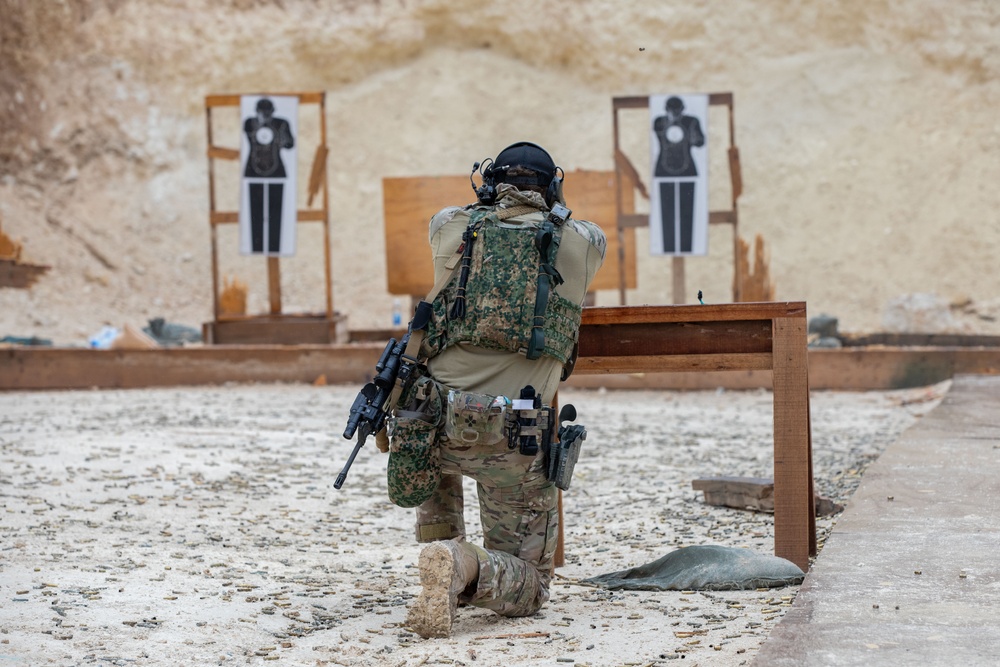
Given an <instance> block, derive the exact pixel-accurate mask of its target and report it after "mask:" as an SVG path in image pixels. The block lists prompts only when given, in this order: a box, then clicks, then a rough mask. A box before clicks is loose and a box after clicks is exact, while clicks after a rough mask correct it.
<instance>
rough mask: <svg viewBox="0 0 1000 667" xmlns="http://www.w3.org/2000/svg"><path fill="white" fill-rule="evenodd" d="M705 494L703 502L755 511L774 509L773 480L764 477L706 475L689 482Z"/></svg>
mask: <svg viewBox="0 0 1000 667" xmlns="http://www.w3.org/2000/svg"><path fill="white" fill-rule="evenodd" d="M691 488H692V489H694V490H695V491H701V492H703V493H704V494H705V502H706V503H708V504H709V505H716V506H719V507H733V508H736V509H748V510H754V511H757V512H773V511H774V480H773V479H768V478H764V477H708V478H702V479H696V480H693V481H692V482H691Z"/></svg>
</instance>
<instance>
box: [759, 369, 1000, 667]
mask: <svg viewBox="0 0 1000 667" xmlns="http://www.w3.org/2000/svg"><path fill="white" fill-rule="evenodd" d="M998 442H1000V377H981V376H979V377H975V376H958V377H956V378H955V379H954V382H953V383H952V386H951V389H950V390H949V392H948V394H947V395H946V396H945V398H944V400H943V401H942V402H941V404H940V405H939V406H938V407H937V408H936V409H934V410H933V411H932V412H931V413H930V414H928V415H926V416H925V417H923V418H922V419H921V421H919V422H918V423H917V425H916V426H914V427H913V428H911V429H910V430H908V431H906V432H905V433H904V434H903V436H902V437H901V438H900V439H899V440H898V441H897V442H895V443H893V444H892V445H890V446H889V448H888V449H887V450H886V451H885V453H884V454H883V455H882V456H881V457H880V458H879V460H878V461H876V462H875V463H874V464H872V466H871V467H870V468H868V470H867V472H866V473H865V476H864V478H863V479H862V482H861V486H860V487H859V488H858V490H857V492H856V493H855V494H854V497H852V498H851V501H850V503H849V504H848V506H847V509H846V510H845V512H844V514H843V515H842V516H841V518H840V520H839V521H838V522H837V524H836V526H835V527H834V529H833V532H832V534H831V535H830V536H829V538H828V539H827V540H826V544H825V546H824V547H823V550H822V551H821V552H820V554H819V556H818V558H817V559H816V561H815V562H814V564H813V566H812V568H811V569H810V570H809V572H808V573H807V575H806V578H805V581H804V582H803V583H802V587H801V589H800V591H799V594H798V595H797V596H796V599H795V602H794V603H793V605H792V608H791V609H790V610H789V612H788V613H787V614H786V615H785V616H784V618H783V619H782V620H781V622H780V623H779V624H778V626H777V627H776V628H775V629H774V630H773V631H772V632H771V635H770V637H769V638H768V640H767V641H766V642H765V643H764V645H763V646H762V647H761V650H760V652H759V653H758V655H757V658H756V660H755V662H754V665H760V666H761V667H764V666H765V665H766V666H767V667H783V666H786V665H787V666H789V667H791V666H792V665H794V666H795V667H801V666H803V665H804V666H807V667H808V666H813V665H822V666H825V665H831V666H832V665H864V666H866V667H867V666H868V665H879V666H887V667H896V666H899V667H903V666H909V665H967V666H971V665H994V664H996V660H997V656H998V655H1000V653H998V652H1000V616H998V614H997V609H1000V589H998V588H997V583H996V582H997V565H996V561H997V550H998V548H1000V538H998V535H1000V457H998V456H997V443H998Z"/></svg>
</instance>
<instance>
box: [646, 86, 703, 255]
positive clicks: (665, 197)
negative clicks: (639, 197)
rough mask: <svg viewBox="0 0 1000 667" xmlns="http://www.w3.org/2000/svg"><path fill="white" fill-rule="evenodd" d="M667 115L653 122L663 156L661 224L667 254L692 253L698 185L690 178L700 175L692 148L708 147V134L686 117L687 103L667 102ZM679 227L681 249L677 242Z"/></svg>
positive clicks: (659, 160) (658, 166) (658, 172)
mask: <svg viewBox="0 0 1000 667" xmlns="http://www.w3.org/2000/svg"><path fill="white" fill-rule="evenodd" d="M665 111H666V114H665V115H663V116H659V117H657V118H656V119H654V120H653V132H654V133H656V138H657V139H658V140H659V142H660V153H659V156H658V157H657V160H656V167H655V169H654V172H653V175H654V177H656V178H662V179H669V180H661V181H660V184H659V188H660V212H661V215H660V222H661V224H662V228H663V249H664V251H665V252H675V251H676V250H678V249H679V251H680V252H691V248H692V242H693V236H694V192H695V184H694V183H693V182H691V181H689V180H683V181H681V180H674V179H689V178H692V177H696V176H697V175H698V168H697V166H696V165H695V162H694V158H693V157H692V155H691V149H692V148H693V147H701V146H704V145H705V134H704V133H703V132H702V130H701V123H700V122H699V120H698V119H697V118H696V117H695V116H685V115H684V102H683V101H682V100H681V98H679V97H676V96H673V97H670V98H668V99H667V103H666V108H665ZM678 226H679V227H680V246H679V248H678V246H677V243H676V241H675V236H676V230H677V227H678Z"/></svg>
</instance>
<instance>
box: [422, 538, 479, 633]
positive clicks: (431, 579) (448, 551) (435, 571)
mask: <svg viewBox="0 0 1000 667" xmlns="http://www.w3.org/2000/svg"><path fill="white" fill-rule="evenodd" d="M477 551H478V550H477V549H476V547H474V546H472V545H471V544H467V543H464V542H462V543H459V542H456V541H454V540H442V541H440V542H434V543H433V544H430V545H428V546H427V547H424V550H423V551H421V552H420V559H419V561H418V565H419V567H420V585H421V587H422V590H421V591H420V596H419V597H418V598H417V600H416V602H414V603H413V605H412V606H411V607H410V611H409V613H408V614H407V617H406V625H407V626H408V627H410V628H411V629H412V630H413V631H414V632H416V633H417V634H418V635H420V636H421V637H424V638H425V639H426V638H428V637H448V636H450V635H451V626H452V623H454V622H455V613H456V611H457V610H458V597H459V595H461V594H462V591H464V590H465V589H466V588H468V587H469V586H471V585H472V584H473V583H474V582H475V581H476V579H477V578H478V577H479V559H478V558H477V555H476V554H477Z"/></svg>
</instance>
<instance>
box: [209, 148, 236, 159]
mask: <svg viewBox="0 0 1000 667" xmlns="http://www.w3.org/2000/svg"><path fill="white" fill-rule="evenodd" d="M208 157H210V158H213V159H216V160H239V159H240V151H239V149H237V148H223V147H222V146H209V147H208Z"/></svg>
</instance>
